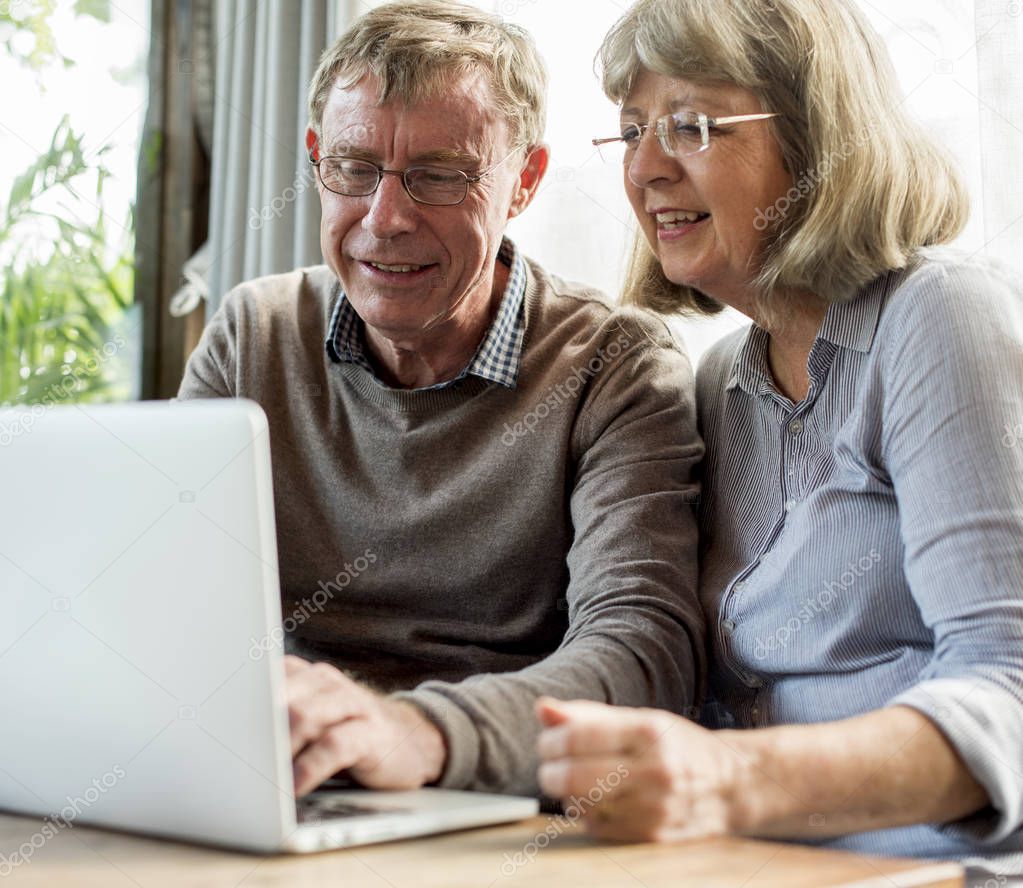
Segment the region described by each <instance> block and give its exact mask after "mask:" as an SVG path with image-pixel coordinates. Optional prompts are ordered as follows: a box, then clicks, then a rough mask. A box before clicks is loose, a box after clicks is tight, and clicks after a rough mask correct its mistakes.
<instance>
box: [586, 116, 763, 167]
mask: <svg viewBox="0 0 1023 888" xmlns="http://www.w3.org/2000/svg"><path fill="white" fill-rule="evenodd" d="M778 116H780V115H778V114H740V115H738V116H735V117H708V116H707V115H706V114H700V113H699V112H698V111H679V112H677V113H675V114H666V115H665V116H664V117H660V118H658V119H657V120H656V121H655V122H654V123H627V124H623V125H622V132H621V135H619V136H612V137H611V138H609V139H594V140H593V144H594V145H595V146H596V147H597V148H598V149H600V154H601V157H603V158H604V159H605V160H607V161H615V162H619V163H620V162H623V161H626V160H630V159H631V157H632V155H633V154H635V152H636V149H637V148H639V143H640V141H641V140H642V138H643V136H644V134H645V133H646V131H647V130H648V129H650V127H653V128H654V133H655V134H656V135H657V141H658V142H659V143H660V145H661V150H662V151H663V152H664V153H665V154H667V155H670V156H672V157H691V156H692V155H694V154H699V153H700V152H702V151H706V150H707V149H708V148H710V144H711V141H712V140H713V138H714V136H715V134H717V133H719V132H720V131H721V128H722V127H725V126H731V125H732V124H734V123H746V122H748V121H751V120H767V119H768V118H771V117H778Z"/></svg>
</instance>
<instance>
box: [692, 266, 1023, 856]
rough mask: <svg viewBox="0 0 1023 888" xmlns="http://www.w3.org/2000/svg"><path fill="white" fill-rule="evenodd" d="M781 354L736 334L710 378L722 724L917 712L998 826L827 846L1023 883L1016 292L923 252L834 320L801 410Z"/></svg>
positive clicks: (1001, 276)
mask: <svg viewBox="0 0 1023 888" xmlns="http://www.w3.org/2000/svg"><path fill="white" fill-rule="evenodd" d="M767 342H768V337H767V334H766V333H765V332H764V331H763V330H761V329H760V328H758V327H756V326H751V327H748V328H746V329H743V330H739V331H737V332H736V333H735V334H732V335H730V336H728V337H726V338H725V339H724V340H722V341H721V342H720V343H718V344H717V345H716V346H715V347H714V348H713V349H712V350H711V351H710V352H709V353H708V355H707V356H706V357H705V358H704V360H703V362H702V363H701V366H700V369H699V372H698V374H697V396H698V404H699V410H700V422H701V426H702V431H703V435H704V438H705V441H706V444H707V456H706V458H705V466H704V478H703V481H704V500H703V503H702V505H701V531H702V532H701V536H702V541H701V569H700V573H701V580H700V586H701V599H702V603H703V606H704V607H705V609H706V613H707V615H708V621H709V624H710V646H711V657H712V663H713V664H714V666H713V668H712V675H711V692H712V700H713V701H714V702H713V703H712V704H711V706H710V707H709V710H708V711H709V715H708V718H707V722H708V723H709V724H711V725H714V726H733V727H760V726H765V725H778V724H792V723H807V722H820V721H828V720H834V719H841V718H846V717H850V716H854V715H857V714H861V713H864V712H867V711H870V710H874V709H878V708H881V707H884V706H890V705H895V704H901V705H906V706H911V707H913V708H915V709H917V710H919V711H920V712H922V713H924V714H925V715H927V716H928V717H929V718H930V719H931V720H932V721H934V722H935V723H936V724H937V725H938V727H939V728H940V729H941V730H942V731H943V732H944V734H945V735H946V736H947V738H948V739H949V741H950V742H951V744H952V745H953V746H954V748H955V749H956V750H957V751H958V753H959V754H960V755H961V757H962V759H963V761H964V762H965V763H966V764H967V766H968V767H969V768H970V769H971V771H972V773H973V774H974V775H975V777H976V779H977V780H978V781H979V782H980V783H981V784H982V785H983V786H984V787H985V788H986V789H987V791H988V793H989V794H990V797H991V802H992V804H991V807H990V808H988V809H986V810H984V811H982V812H980V813H979V814H977V815H976V816H973V817H970V818H968V819H967V820H964V821H960V822H957V823H953V824H946V825H943V826H933V827H932V826H920V827H911V828H903V829H892V830H885V831H880V832H874V833H867V834H861V835H856V836H850V837H847V838H844V839H842V840H839V841H833V842H830V843H828V844H829V845H830V846H832V847H843V848H847V849H851V850H858V851H864V852H869V853H875V854H893V855H912V856H921V857H944V858H951V857H956V858H961V859H966V860H968V861H973V862H975V863H977V864H978V865H983V866H986V867H987V869H988V870H989V871H991V872H993V873H997V874H1001V875H1005V876H1008V875H1011V874H1020V873H1023V287H1021V284H1020V279H1019V277H1018V275H1017V274H1014V273H1013V272H1011V271H1010V270H1008V269H1005V268H1000V267H995V266H992V265H989V264H988V263H986V262H980V261H978V260H972V259H968V258H966V257H964V256H962V255H960V254H958V253H955V252H953V251H951V250H945V249H942V250H937V249H935V250H926V251H923V252H922V253H921V256H920V258H919V259H918V260H917V261H916V262H914V263H913V265H912V266H911V267H910V268H909V269H907V270H905V271H901V272H893V273H891V274H888V275H885V276H883V277H881V278H879V279H878V280H877V281H875V282H874V283H873V284H872V285H870V286H868V287H867V288H866V289H865V291H864V292H863V293H861V294H860V296H859V297H858V298H856V299H855V300H853V301H851V302H848V303H843V304H837V305H832V306H830V308H829V309H828V312H827V316H826V317H825V320H824V323H823V326H822V328H821V330H820V333H819V335H818V337H817V340H816V342H815V343H814V346H813V350H812V351H811V353H810V357H809V363H808V367H809V371H810V379H811V385H810V392H809V395H808V396H807V397H806V399H805V400H804V401H802V402H801V403H798V404H793V403H792V402H791V401H790V400H788V399H787V398H786V397H785V396H783V395H781V394H779V392H778V391H777V389H776V388H775V386H774V384H773V381H772V377H771V373H770V371H769V369H768V365H767Z"/></svg>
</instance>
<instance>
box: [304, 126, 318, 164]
mask: <svg viewBox="0 0 1023 888" xmlns="http://www.w3.org/2000/svg"><path fill="white" fill-rule="evenodd" d="M305 148H306V151H307V152H308V154H309V159H310V160H319V159H320V140H319V137H318V136H317V135H316V133H315V132H313V129H312V127H307V128H306V131H305Z"/></svg>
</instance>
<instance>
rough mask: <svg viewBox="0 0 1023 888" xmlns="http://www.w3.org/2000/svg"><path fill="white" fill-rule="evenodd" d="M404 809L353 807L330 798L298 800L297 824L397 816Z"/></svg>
mask: <svg viewBox="0 0 1023 888" xmlns="http://www.w3.org/2000/svg"><path fill="white" fill-rule="evenodd" d="M405 810H407V809H405V808H369V807H366V806H365V805H354V804H352V803H351V802H346V801H344V800H342V799H332V798H331V797H330V796H320V797H318V798H317V797H307V798H304V799H299V800H298V805H297V815H298V822H299V823H300V824H302V823H319V822H320V821H323V820H341V819H344V818H345V817H367V816H371V815H379V814H397V813H399V812H401V811H405Z"/></svg>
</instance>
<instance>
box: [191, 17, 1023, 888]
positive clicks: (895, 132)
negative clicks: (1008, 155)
mask: <svg viewBox="0 0 1023 888" xmlns="http://www.w3.org/2000/svg"><path fill="white" fill-rule="evenodd" d="M600 60H601V63H602V66H601V67H602V73H603V83H604V88H605V91H606V92H607V94H608V96H609V97H610V98H611V99H612V100H613V101H614V102H615V103H616V104H617V105H618V106H619V108H620V118H621V121H620V129H619V132H618V133H617V134H616V133H613V132H612V133H594V134H593V135H595V136H600V137H601V138H598V139H595V140H594V141H595V144H598V145H599V148H600V150H601V151H612V152H617V153H618V154H620V156H621V160H622V182H623V185H624V188H625V190H626V193H627V195H628V197H629V200H630V201H631V204H632V207H633V209H634V211H635V214H636V217H637V219H638V223H639V225H638V228H639V232H640V236H639V238H638V240H637V243H636V244H635V248H634V254H633V259H632V264H631V269H630V274H629V276H628V282H627V285H626V292H625V294H624V298H623V299H622V300H620V302H621V305H622V306H624V307H615V306H616V304H617V303H618V302H619V300H609V299H607V298H605V297H604V296H603V295H602V294H600V293H598V292H595V291H594V290H592V289H590V288H588V287H584V286H581V285H579V284H574V283H569V282H566V281H564V280H562V279H560V278H559V277H557V276H555V275H554V274H552V273H551V272H549V271H548V270H546V269H544V268H542V267H540V266H539V265H537V264H536V263H535V262H533V261H531V260H530V259H529V258H527V257H526V256H524V255H522V254H521V253H520V252H519V251H518V249H517V248H516V246H515V244H514V243H513V242H512V241H511V240H509V239H508V238H506V237H504V234H503V232H504V229H505V226H506V224H507V222H508V220H510V219H511V218H513V217H515V216H517V215H518V214H519V213H522V212H523V211H524V210H525V209H526V208H527V207H528V205H529V204H530V202H531V201H532V199H533V198H534V197H535V195H536V194H537V191H538V189H539V188H540V185H541V182H542V180H543V177H544V173H545V171H546V169H547V165H548V150H547V148H546V147H545V145H544V143H543V132H544V118H545V89H546V75H545V71H544V66H543V63H542V61H541V60H540V58H539V57H538V54H537V52H536V49H535V47H534V44H533V42H532V41H531V39H530V38H529V36H528V35H527V34H526V33H524V32H523V31H522V30H521V29H518V28H515V27H513V26H510V25H508V24H506V23H504V22H503V21H502V20H501V19H499V18H497V17H496V16H492V15H489V14H487V13H483V12H481V11H480V10H479V9H477V8H475V7H471V6H463V5H459V4H454V3H449V2H442V0H415V2H404V3H394V4H390V5H386V6H382V7H379V8H377V9H375V10H374V11H372V12H369V13H367V14H366V15H364V16H362V17H361V18H360V19H359V20H357V21H356V22H355V23H354V24H353V25H352V27H351V28H350V29H349V30H348V31H347V32H346V33H345V34H344V35H343V36H342V37H341V38H340V39H339V40H338V41H337V43H336V44H335V45H334V46H333V47H332V48H331V49H330V50H328V52H327V53H326V54H325V55H324V58H323V60H322V62H321V65H320V67H319V70H318V71H317V73H316V75H315V78H314V81H313V84H312V87H311V90H310V103H309V115H310V121H309V128H308V131H307V134H306V145H307V148H308V153H309V160H310V162H311V163H312V164H313V165H314V166H315V167H316V171H317V178H318V184H319V195H320V201H321V206H322V225H321V245H322V250H323V256H324V260H325V264H324V265H323V266H318V267H313V268H305V269H300V270H297V271H294V272H291V273H289V274H284V275H279V276H274V277H268V278H263V279H260V280H256V281H251V282H248V283H246V284H243V285H241V286H239V287H238V288H236V289H235V290H234V291H232V292H231V293H230V294H228V295H227V297H226V299H225V301H224V304H223V306H222V308H221V309H220V311H219V312H218V313H217V314H216V315H215V316H214V317H213V318H212V320H211V321H210V323H209V326H208V328H207V330H206V332H205V335H204V337H203V340H202V342H201V344H200V346H199V348H198V349H197V350H196V352H195V354H193V356H192V358H191V360H190V361H189V364H188V368H187V371H186V375H185V379H184V381H183V383H182V386H181V391H180V396H181V397H182V398H201V397H247V398H251V399H254V400H255V401H257V402H259V403H260V404H261V405H262V407H263V408H264V410H265V411H266V413H267V415H268V418H269V423H270V435H271V449H272V454H273V470H274V484H275V500H276V512H277V520H278V546H279V553H280V569H281V586H282V605H283V609H284V613H285V614H287V613H289V612H291V610H293V609H294V608H295V607H296V603H297V602H299V601H301V600H302V599H303V598H304V597H306V596H307V595H308V594H309V593H310V592H311V591H313V590H315V589H317V588H318V587H319V584H320V583H321V582H322V581H323V580H324V578H329V577H332V576H335V575H336V574H337V573H338V570H339V565H343V564H344V563H345V562H346V561H350V560H351V558H352V557H353V555H356V554H357V555H365V553H370V554H372V555H373V556H374V559H373V562H372V566H370V567H369V568H368V569H367V570H366V571H364V572H361V573H360V574H359V576H358V577H356V578H354V579H353V580H352V582H351V583H350V584H348V585H347V586H346V587H345V588H344V589H343V590H342V591H341V592H340V594H337V595H335V596H332V597H331V600H330V601H329V602H327V604H326V606H325V608H324V610H323V612H322V613H319V614H317V615H315V617H313V618H311V619H308V620H306V621H304V622H302V624H301V625H300V626H298V627H297V628H296V630H295V632H293V633H292V634H291V635H290V636H289V637H288V639H287V642H286V643H287V649H288V651H289V656H288V657H287V659H286V664H287V670H288V695H289V706H290V717H291V740H292V749H293V753H294V776H295V792H296V794H299V795H301V794H304V793H307V792H309V791H310V790H312V789H314V788H315V787H316V786H318V785H319V784H320V783H322V782H323V781H324V780H325V779H327V778H329V777H331V776H332V775H335V774H337V773H339V772H342V771H346V772H347V773H348V774H349V775H350V776H351V777H353V778H354V779H356V780H357V781H359V782H361V783H362V784H364V785H366V786H370V787H380V788H400V787H415V786H420V785H439V786H444V787H451V788H470V789H480V790H484V789H485V790H498V791H508V792H516V793H539V792H542V793H543V794H545V795H546V796H548V797H550V798H552V799H570V798H572V797H573V796H581V795H584V794H586V793H587V792H589V790H590V789H591V788H592V787H594V786H596V785H599V781H601V780H602V779H603V778H605V777H606V776H607V775H608V774H610V773H612V772H617V773H619V774H621V773H627V775H628V776H627V777H626V778H625V779H623V780H621V782H620V783H619V784H618V785H617V786H616V787H615V788H614V789H613V790H611V791H609V792H607V793H606V794H605V795H604V797H603V799H602V800H601V802H600V803H599V804H596V805H594V806H593V807H591V808H588V809H587V810H586V811H585V812H584V815H583V816H584V820H585V822H586V824H587V826H588V828H589V829H590V830H591V831H592V832H593V833H594V834H595V835H597V836H600V837H607V838H614V839H625V840H663V841H671V840H678V839H683V838H687V837H700V836H713V835H719V834H728V833H733V834H745V835H755V836H766V837H779V838H787V839H793V840H800V841H814V842H817V843H824V844H828V845H830V846H834V847H842V848H847V849H853V850H857V851H864V852H870V853H878V854H896V855H907V856H909V855H914V856H921V857H940V858H958V859H962V860H964V861H966V862H968V863H969V864H972V865H974V866H975V867H976V869H975V870H974V873H975V876H974V878H975V881H976V884H983V883H984V880H985V879H990V878H992V877H996V878H999V879H1001V880H1002V882H1001V883H1000V884H1007V880H1008V879H1009V878H1010V877H1012V876H1015V875H1018V874H1020V873H1023V447H1019V448H1011V447H1005V446H1003V444H1002V441H1001V438H1002V437H1003V436H1002V430H1003V429H1004V428H1006V427H1009V428H1012V427H1015V425H1016V424H1017V423H1018V422H1019V421H1020V420H1021V418H1023V384H1021V382H1023V330H1020V329H1019V326H1018V322H1017V325H1016V326H1013V318H1014V317H1015V318H1018V317H1019V312H1020V309H1021V302H1023V291H1021V288H1020V285H1019V282H1018V279H1017V278H1016V277H1014V276H1012V275H1010V274H1009V273H1008V272H1007V271H1006V270H1004V269H1002V268H999V267H996V266H993V265H990V264H988V263H986V262H982V261H980V260H978V259H971V258H969V257H966V256H964V255H961V254H958V253H955V252H952V251H950V250H949V249H948V248H942V246H941V245H943V244H946V243H947V242H949V241H951V240H952V239H953V238H954V237H955V236H956V235H957V234H958V233H959V231H960V230H961V229H962V227H963V225H964V223H965V222H966V219H967V213H968V207H967V199H966V196H965V191H964V189H963V186H962V184H961V182H960V179H959V177H958V175H957V173H956V172H955V170H954V169H953V168H952V167H951V165H950V164H949V163H948V162H947V161H946V160H945V158H944V156H943V154H942V153H941V152H940V151H939V150H938V149H937V148H936V147H935V146H934V145H933V144H932V143H931V142H930V141H929V139H928V137H927V136H926V135H925V134H924V133H923V132H921V130H920V129H919V128H918V126H917V125H916V124H914V123H913V122H912V121H911V120H909V119H908V118H907V117H906V115H905V111H904V108H903V106H902V102H901V98H900V96H899V95H898V92H897V86H896V83H895V77H894V75H893V72H892V69H891V66H890V63H889V61H888V59H887V56H886V53H885V50H884V48H883V45H882V44H881V43H880V41H879V38H878V37H877V35H876V34H875V33H874V32H873V31H872V30H871V29H870V27H869V26H868V25H867V24H866V22H865V21H864V19H863V16H862V15H861V14H860V13H859V12H858V11H857V8H856V5H855V2H854V0H772V2H770V3H767V2H764V3H762V2H759V0H639V2H637V3H635V4H634V5H633V6H632V7H631V8H630V9H629V10H628V11H627V12H626V13H625V15H624V17H623V18H622V19H621V20H620V21H619V23H618V24H617V25H616V26H615V28H614V29H613V30H612V31H611V33H610V34H609V35H608V36H607V38H606V39H605V42H604V44H603V46H602V48H601V50H600ZM850 143H852V144H854V145H855V150H854V151H853V152H851V153H850V152H849V151H848V150H847V146H848V145H849V144H850ZM836 158H840V160H836ZM825 162H827V164H828V166H829V170H828V174H827V175H826V176H820V177H817V178H815V179H814V187H812V188H808V189H797V191H799V197H798V199H797V200H792V195H791V192H792V189H793V187H794V183H796V182H797V181H806V176H807V173H808V171H812V170H819V169H822V166H821V165H822V164H823V163H825ZM783 200H784V201H785V204H784V207H785V211H784V212H777V213H773V214H772V215H771V218H773V219H774V221H773V222H772V223H771V224H770V225H769V226H765V225H763V223H762V220H763V219H764V218H765V208H778V207H781V206H782V204H781V201H783ZM565 236H566V237H570V236H571V233H570V232H565ZM724 306H731V307H732V308H734V309H737V310H738V311H740V312H742V313H743V314H744V315H746V316H747V317H749V318H750V319H751V320H752V324H751V325H750V326H749V327H747V328H744V329H743V330H740V331H738V332H736V333H734V334H732V335H730V336H727V337H725V338H724V339H723V340H722V341H720V342H719V343H717V344H716V345H715V346H714V347H713V348H712V349H711V351H710V352H709V354H708V355H707V356H706V357H705V359H704V360H703V362H702V364H701V366H700V368H699V372H698V374H697V375H696V379H695V382H694V379H693V375H692V372H691V370H690V365H689V362H688V360H687V358H686V355H685V354H684V352H683V351H682V350H681V348H680V347H679V346H678V345H677V344H676V342H675V341H674V340H673V338H672V336H671V334H670V332H669V330H668V328H667V326H666V325H665V323H664V320H663V318H662V317H659V315H667V314H671V313H677V312H687V311H688V312H699V313H713V312H716V311H719V310H721V309H722V308H723V307H724ZM526 417H529V420H528V429H527V425H526V423H527V420H526V419H525V418H526ZM509 429H511V430H515V429H521V430H522V434H517V433H509V432H508V430H509ZM366 557H367V559H368V557H369V556H366ZM825 590H826V591H827V592H828V594H827V596H825V595H824V594H823V593H824V591H825Z"/></svg>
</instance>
